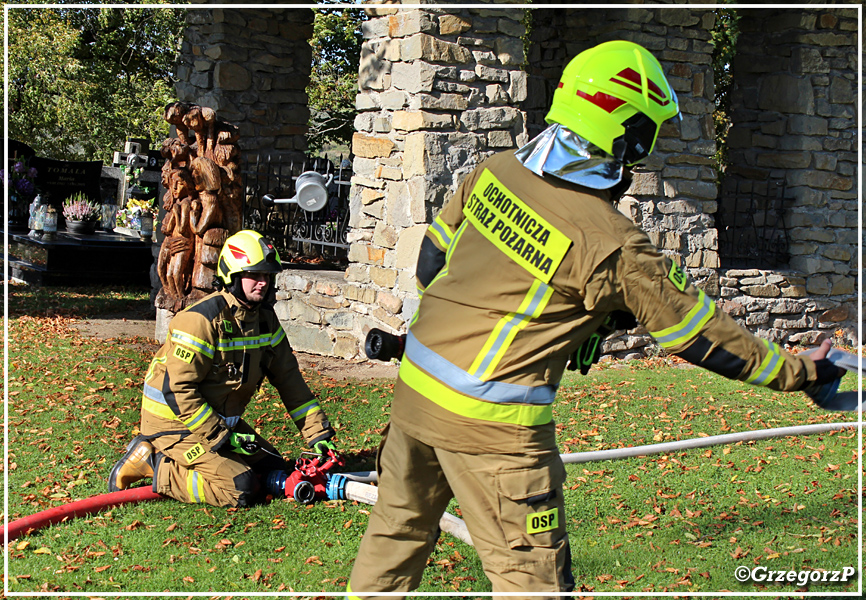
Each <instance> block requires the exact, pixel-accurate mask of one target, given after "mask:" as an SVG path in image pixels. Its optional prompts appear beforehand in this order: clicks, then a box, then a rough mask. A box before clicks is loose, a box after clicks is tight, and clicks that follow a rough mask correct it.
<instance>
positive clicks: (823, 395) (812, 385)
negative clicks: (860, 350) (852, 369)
mask: <svg viewBox="0 0 866 600" xmlns="http://www.w3.org/2000/svg"><path fill="white" fill-rule="evenodd" d="M815 371H816V374H817V377H816V378H815V381H807V382H806V385H804V386H803V388H802V390H803V392H804V393H805V394H806V395H807V396H809V398H811V399H812V401H813V402H814V403H815V404H817V405H818V406H820V407H821V408H823V409H826V410H834V411H835V410H853V409H851V408H845V407H844V406H843V404H840V403H839V402H838V391H839V384H840V383H841V382H842V375H844V374H845V370H844V369H840V368H839V367H837V366H836V364H835V363H833V361H831V360H828V359H826V358H822V359H820V360H816V361H815Z"/></svg>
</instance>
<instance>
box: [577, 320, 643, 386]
mask: <svg viewBox="0 0 866 600" xmlns="http://www.w3.org/2000/svg"><path fill="white" fill-rule="evenodd" d="M635 327H637V320H636V319H635V318H634V315H633V314H631V313H628V312H625V311H623V310H615V311H613V312H612V313H610V314H609V315H608V316H607V317H605V319H604V321H603V322H602V324H601V326H600V327H599V328H598V329H596V330H595V331H594V332H593V333H592V335H590V336H589V338H587V340H586V341H584V342H583V343H582V344H581V345H580V347H579V348H578V349H577V350H575V351H574V354H572V355H571V357H570V358H569V363H568V369H569V370H570V371H575V370H577V369H578V368H579V369H580V374H581V375H586V374H587V373H589V369H590V368H591V367H592V365H594V364H595V363H597V362H598V359H599V358H601V343H602V342H603V341H604V338H606V337H607V336H609V335H610V334H611V333H613V332H614V331H618V330H620V329H634V328H635Z"/></svg>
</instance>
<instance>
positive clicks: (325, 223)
mask: <svg viewBox="0 0 866 600" xmlns="http://www.w3.org/2000/svg"><path fill="white" fill-rule="evenodd" d="M306 171H316V172H317V173H321V174H322V175H325V176H330V175H333V179H332V180H331V183H330V184H329V185H328V203H327V205H326V206H325V207H324V208H323V209H321V210H319V211H316V212H307V211H305V210H303V209H302V208H300V207H299V206H298V205H297V204H285V203H278V204H275V205H273V206H267V205H266V203H265V202H263V201H262V197H263V196H265V195H266V194H269V195H271V196H273V197H274V198H292V197H294V195H295V182H296V180H297V178H298V176H299V175H300V174H301V173H304V172H306ZM242 173H243V176H244V189H245V191H246V202H245V204H244V227H247V228H249V229H254V230H255V231H258V232H259V233H261V234H262V235H264V236H266V237H267V238H269V239H270V240H271V241H272V242H273V243H274V245H275V246H276V247H277V250H278V251H279V252H280V257H281V258H282V259H283V261H284V262H293V263H313V264H321V265H323V266H331V267H334V268H343V267H344V266H345V265H346V264H347V262H348V249H349V244H348V241H347V238H346V236H347V234H348V232H349V188H350V180H351V177H352V165H351V162H349V161H348V160H344V159H343V157H342V156H341V157H340V162H339V163H338V164H337V165H335V164H334V163H332V162H331V161H330V160H327V159H323V158H309V159H305V160H303V161H298V160H296V157H295V158H294V159H293V158H292V157H287V156H284V155H267V156H262V155H258V156H255V157H253V158H252V159H250V160H248V162H247V164H246V168H245V169H244V170H243V171H242Z"/></svg>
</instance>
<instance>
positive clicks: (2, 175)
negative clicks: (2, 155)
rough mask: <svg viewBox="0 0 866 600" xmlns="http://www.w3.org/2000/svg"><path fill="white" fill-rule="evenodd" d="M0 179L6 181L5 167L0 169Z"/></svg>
mask: <svg viewBox="0 0 866 600" xmlns="http://www.w3.org/2000/svg"><path fill="white" fill-rule="evenodd" d="M0 179H2V180H3V181H4V182H5V181H6V169H0Z"/></svg>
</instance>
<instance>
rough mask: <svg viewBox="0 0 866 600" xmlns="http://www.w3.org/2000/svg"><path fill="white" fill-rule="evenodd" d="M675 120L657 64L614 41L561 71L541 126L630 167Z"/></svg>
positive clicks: (668, 87)
mask: <svg viewBox="0 0 866 600" xmlns="http://www.w3.org/2000/svg"><path fill="white" fill-rule="evenodd" d="M678 114H679V105H678V103H677V96H676V93H675V92H674V90H673V88H672V87H671V85H670V83H668V80H667V79H666V78H665V74H664V71H662V67H661V65H660V64H659V61H658V60H656V58H655V57H654V56H653V55H652V54H650V53H649V52H648V51H647V50H646V49H645V48H644V47H643V46H640V45H638V44H635V43H633V42H627V41H614V42H605V43H603V44H599V45H598V46H595V47H593V48H590V49H589V50H585V51H584V52H581V53H580V54H578V55H577V56H575V57H574V58H573V59H572V60H571V61H570V62H569V63H568V65H566V67H565V69H564V70H563V72H562V78H561V79H560V82H559V87H558V88H557V89H556V91H555V92H554V93H553V102H552V103H551V106H550V112H548V113H547V116H546V117H545V120H546V121H547V122H548V123H559V124H560V125H564V126H565V127H568V128H569V129H570V130H571V131H573V132H574V133H576V134H578V135H579V136H581V137H583V138H584V139H586V140H588V141H590V142H592V143H593V144H595V145H596V146H598V147H599V148H601V149H602V150H604V151H605V152H607V153H608V154H610V155H611V156H613V157H614V158H616V159H617V160H618V161H620V162H622V163H623V164H625V165H633V164H635V163H637V162H639V161H641V160H643V159H644V158H646V157H647V156H649V154H650V153H651V152H652V151H653V148H655V143H656V139H657V138H658V132H659V128H660V127H661V125H662V123H664V122H665V121H666V120H667V119H670V118H672V117H675V116H677V115H678Z"/></svg>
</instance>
